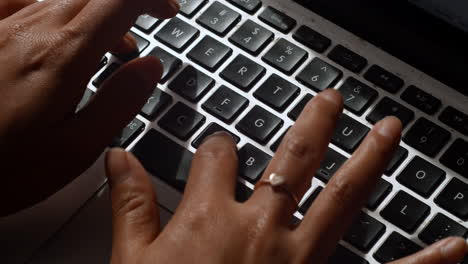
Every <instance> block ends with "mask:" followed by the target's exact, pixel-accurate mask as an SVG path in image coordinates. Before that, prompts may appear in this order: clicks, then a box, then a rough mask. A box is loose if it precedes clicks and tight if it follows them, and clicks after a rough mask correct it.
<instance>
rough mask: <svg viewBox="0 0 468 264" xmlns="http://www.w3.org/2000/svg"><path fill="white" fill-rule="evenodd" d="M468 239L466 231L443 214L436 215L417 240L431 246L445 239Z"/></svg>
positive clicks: (467, 230) (467, 231)
mask: <svg viewBox="0 0 468 264" xmlns="http://www.w3.org/2000/svg"><path fill="white" fill-rule="evenodd" d="M453 236H456V237H463V238H467V237H468V229H466V228H465V227H464V226H462V225H460V224H459V223H457V222H455V221H453V220H452V219H450V218H448V217H447V216H445V215H443V214H437V215H436V216H435V217H434V219H432V221H431V222H430V223H429V225H427V226H426V228H424V230H423V231H422V232H421V233H420V234H419V239H421V240H422V241H423V242H424V243H426V244H428V245H432V244H434V243H436V242H438V241H440V240H442V239H445V238H447V237H453Z"/></svg>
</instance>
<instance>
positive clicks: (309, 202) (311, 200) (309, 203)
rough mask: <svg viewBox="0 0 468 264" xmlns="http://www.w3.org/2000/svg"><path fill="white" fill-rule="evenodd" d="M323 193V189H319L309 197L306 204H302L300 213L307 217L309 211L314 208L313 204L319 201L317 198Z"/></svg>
mask: <svg viewBox="0 0 468 264" xmlns="http://www.w3.org/2000/svg"><path fill="white" fill-rule="evenodd" d="M322 191H323V187H320V186H319V187H317V188H316V189H315V190H314V191H313V192H312V193H311V194H310V196H309V197H307V199H306V200H305V202H304V203H302V204H301V206H300V207H299V209H298V211H299V212H300V213H301V214H302V215H305V214H306V213H307V210H309V208H310V207H311V206H312V203H314V201H315V200H316V199H317V197H318V196H319V195H320V193H321V192H322Z"/></svg>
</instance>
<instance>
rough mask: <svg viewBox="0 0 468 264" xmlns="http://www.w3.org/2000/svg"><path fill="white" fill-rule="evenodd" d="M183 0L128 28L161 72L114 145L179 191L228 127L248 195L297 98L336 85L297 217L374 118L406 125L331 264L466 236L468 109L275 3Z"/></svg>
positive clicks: (387, 257)
mask: <svg viewBox="0 0 468 264" xmlns="http://www.w3.org/2000/svg"><path fill="white" fill-rule="evenodd" d="M180 2H181V7H182V9H181V12H180V14H179V15H178V16H177V17H175V18H172V19H169V20H159V19H154V18H152V17H150V16H147V15H145V16H141V17H140V18H139V19H138V20H137V22H136V25H135V28H134V29H132V31H133V34H134V35H136V36H138V41H139V43H141V44H139V48H140V49H139V52H140V55H145V56H146V55H152V56H157V57H159V58H161V60H162V63H163V65H164V66H165V70H164V74H163V80H162V82H161V85H158V87H157V88H156V89H155V92H154V93H153V95H152V96H151V97H150V98H149V99H148V101H147V103H146V105H145V106H144V108H143V110H142V112H141V114H140V115H139V116H138V117H136V118H135V120H134V121H133V122H132V123H131V124H129V125H128V126H127V127H126V128H125V130H124V131H123V132H122V133H121V134H120V135H119V136H118V137H117V138H116V140H115V141H114V145H118V146H122V147H128V148H129V149H131V150H132V151H133V152H134V153H135V155H136V156H137V157H138V158H139V159H140V160H141V161H142V163H143V164H144V166H145V167H146V169H147V170H148V171H149V172H151V173H152V174H154V175H158V176H159V177H162V178H161V179H162V180H163V181H165V182H166V183H167V184H169V185H171V186H173V187H174V188H176V189H178V190H180V191H183V189H184V185H185V182H186V177H187V174H188V169H189V166H190V161H191V158H192V156H193V152H194V151H195V150H196V148H198V147H199V145H200V144H201V142H202V141H203V139H204V138H205V137H206V136H208V135H209V134H211V133H213V132H216V131H221V130H223V131H227V132H229V133H231V134H232V135H233V136H234V138H235V139H236V140H237V142H238V148H239V162H240V164H239V166H240V169H239V185H238V190H237V194H236V195H237V198H238V200H240V201H245V200H246V199H248V197H249V196H250V194H251V192H252V188H253V185H254V184H255V183H256V181H258V180H259V178H260V176H261V174H262V172H263V171H264V170H265V168H266V167H267V165H268V163H269V161H270V160H271V158H272V156H273V155H274V152H275V150H276V149H277V147H278V145H279V143H280V142H281V139H282V136H284V134H285V132H286V131H287V130H288V129H289V128H290V127H291V125H293V124H294V121H295V120H296V119H297V118H298V116H299V114H300V113H301V111H302V109H303V108H304V106H305V105H306V103H307V102H308V101H309V100H310V99H311V98H312V97H313V96H314V95H316V93H317V92H320V91H323V90H325V89H328V88H330V87H334V88H335V89H337V90H338V91H340V92H341V93H342V94H343V97H344V104H345V109H346V110H345V113H344V114H343V116H342V117H341V119H340V121H339V123H338V126H337V130H336V133H335V134H334V135H333V138H332V144H331V145H330V147H329V150H328V152H327V154H326V157H325V159H324V161H323V162H322V165H321V167H320V169H319V170H318V171H317V173H316V179H314V184H313V187H312V188H311V189H310V190H309V192H308V193H307V194H306V196H305V197H304V199H303V200H302V202H301V205H300V208H299V211H298V212H297V213H296V214H295V216H296V218H297V220H298V221H300V219H302V217H303V214H305V212H306V211H307V209H308V208H309V207H310V205H311V204H312V203H313V201H314V199H315V198H316V197H317V196H318V195H319V193H320V191H321V190H322V189H323V188H324V187H325V186H326V183H327V182H328V181H329V180H330V178H331V177H332V176H333V173H335V172H336V171H337V170H338V168H339V167H340V166H341V165H343V163H344V162H345V161H346V160H347V159H348V158H349V157H350V155H351V154H352V153H353V152H354V151H355V150H356V148H357V147H358V145H359V144H360V142H361V141H362V140H363V138H364V137H365V136H366V135H367V133H368V132H369V131H370V128H371V127H372V125H373V124H375V123H376V122H378V121H379V120H381V119H383V118H384V117H386V116H389V115H394V116H397V117H399V118H400V119H401V120H402V122H403V124H404V125H405V130H404V135H403V142H402V143H401V146H400V148H399V150H398V151H397V153H396V154H395V157H394V158H393V160H392V161H391V164H390V165H389V167H388V168H387V170H386V172H385V176H383V177H382V180H381V182H380V183H379V185H378V186H377V188H376V190H375V192H374V194H373V195H372V196H371V197H370V198H369V201H368V203H367V205H366V207H365V208H363V211H362V213H361V215H360V216H359V217H358V219H357V220H356V222H355V224H354V225H353V226H352V227H351V228H350V230H349V231H348V233H347V234H346V235H345V236H344V238H343V241H344V242H343V244H342V245H341V246H339V247H338V248H337V251H336V253H335V255H334V256H333V257H332V258H330V263H383V262H388V261H392V260H395V259H398V258H400V257H404V256H407V255H408V254H411V253H414V252H415V251H417V250H419V249H421V248H422V247H424V246H426V245H427V244H430V243H433V242H435V241H438V240H440V239H442V238H445V237H447V236H451V235H456V236H462V237H467V235H468V229H467V225H466V222H465V221H466V220H468V184H467V182H468V181H467V179H466V178H467V177H468V125H467V124H468V115H467V113H463V112H461V111H460V110H458V109H456V108H455V107H452V106H450V105H447V103H446V102H444V101H443V99H444V98H436V97H435V96H433V95H431V94H429V93H428V92H426V91H424V90H422V89H421V88H420V87H418V86H416V85H413V84H411V80H404V78H403V77H400V76H401V74H399V73H398V69H392V70H389V69H385V67H384V66H379V65H378V63H376V62H375V61H374V58H372V57H367V58H366V57H364V56H363V55H362V54H361V51H360V50H355V49H353V48H352V46H350V45H349V44H348V43H342V42H340V41H342V40H340V39H337V40H333V39H331V38H329V37H327V32H326V31H323V30H321V29H320V28H312V27H311V26H310V25H304V24H301V22H302V21H298V20H296V19H295V18H294V14H287V13H286V12H284V11H282V9H281V8H280V7H278V6H270V5H267V4H265V3H264V2H263V3H262V1H260V0H251V1H245V0H242V1H240V0H229V1H207V0H184V1H180ZM279 2H280V1H279ZM269 3H271V1H269ZM272 5H274V4H272ZM108 59H109V61H108ZM121 59H122V58H121ZM103 61H104V62H103V64H107V66H106V67H105V68H104V69H102V70H100V72H99V73H98V74H97V75H96V77H95V78H94V79H93V80H92V82H91V85H90V89H91V90H92V91H96V90H98V89H99V86H100V85H101V84H102V82H103V81H104V80H105V79H106V78H108V77H109V76H110V75H111V74H112V73H113V72H114V71H115V70H116V69H117V68H118V67H119V65H121V63H122V61H120V60H118V59H116V58H114V57H111V56H107V57H106V58H105V59H103ZM90 92H91V91H90ZM90 92H88V93H87V96H86V98H90V97H91V94H92V92H91V93H90ZM82 104H83V105H84V104H85V102H82ZM439 161H440V162H439Z"/></svg>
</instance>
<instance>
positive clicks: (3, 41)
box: [0, 0, 467, 264]
mask: <svg viewBox="0 0 468 264" xmlns="http://www.w3.org/2000/svg"><path fill="white" fill-rule="evenodd" d="M5 3H7V4H5ZM2 4H3V5H5V6H0V10H1V11H0V14H1V15H2V17H3V19H2V20H1V21H0V32H4V34H0V53H1V54H2V56H0V80H2V85H1V86H0V94H1V95H2V104H1V105H0V146H1V148H0V149H1V150H0V151H1V152H0V157H1V158H2V161H3V162H2V164H0V169H1V171H2V173H4V174H3V175H11V176H14V177H4V185H2V186H3V187H4V188H3V190H2V192H0V196H1V197H0V198H1V199H0V201H2V202H1V204H0V209H1V210H0V213H1V214H2V215H8V214H11V213H14V212H17V211H18V210H21V209H24V208H27V207H28V206H31V205H33V204H35V203H37V202H39V201H42V200H44V199H45V198H47V197H49V196H50V195H52V194H53V193H54V192H56V191H57V190H59V189H60V188H62V187H63V186H64V185H66V184H68V183H69V182H70V181H72V180H73V179H75V178H76V177H78V175H79V174H80V173H81V172H83V171H84V170H85V169H86V168H88V167H89V166H90V165H91V164H92V163H93V162H94V161H95V160H96V158H97V157H98V156H99V155H100V154H101V153H102V151H103V150H104V149H105V147H106V146H107V145H108V143H109V142H110V141H111V140H112V138H113V136H114V135H115V134H117V133H118V132H119V131H120V130H121V129H122V128H123V127H124V126H125V125H126V124H127V123H128V122H129V121H130V120H131V119H132V118H133V117H134V116H135V115H136V114H137V113H138V111H139V110H140V109H141V107H142V106H143V104H144V103H145V101H146V98H147V97H148V96H149V95H150V94H151V92H152V91H153V89H154V88H155V86H156V83H157V82H158V80H159V78H160V76H161V71H162V67H161V64H160V63H159V61H158V60H157V59H155V58H142V59H137V60H134V61H131V62H129V63H127V64H125V65H124V66H123V67H122V68H121V69H120V70H119V71H118V72H116V73H115V74H114V75H113V76H112V77H111V78H110V79H109V80H108V81H106V83H104V85H103V86H102V88H100V90H99V92H98V94H97V95H96V97H95V98H94V99H93V101H92V102H91V103H90V104H89V105H88V106H87V107H86V108H84V110H83V111H81V112H79V113H75V108H76V105H77V104H78V102H79V100H80V97H81V95H82V94H83V92H84V89H85V88H86V84H87V82H88V80H89V79H90V77H91V76H92V74H93V73H94V71H95V69H96V67H97V64H98V63H99V60H100V58H101V57H102V55H103V54H104V53H105V52H106V51H107V50H112V51H113V52H114V53H122V54H124V53H127V52H131V51H132V50H133V49H134V48H135V46H134V41H133V40H132V39H131V38H129V37H127V36H126V33H127V32H128V30H129V29H130V27H131V26H132V25H133V23H134V21H135V19H136V18H137V17H138V15H140V14H142V13H150V14H151V15H153V16H155V17H160V18H169V17H172V16H174V15H175V14H176V13H177V9H178V6H177V5H176V4H174V3H173V2H171V1H169V0H137V1H127V0H71V1H65V0H49V1H46V2H43V3H32V1H24V0H9V1H7V2H5V1H4V2H2ZM342 107H343V102H342V98H341V96H340V95H339V93H337V92H336V91H334V90H328V91H326V92H323V93H321V94H319V95H318V96H316V97H315V98H314V99H313V100H312V101H311V102H310V103H309V104H308V105H307V107H306V108H305V110H304V112H303V113H302V115H301V117H300V118H299V120H298V121H297V122H296V124H295V125H294V126H293V127H292V128H291V129H290V131H289V132H288V134H287V135H286V136H285V139H284V140H283V142H282V144H281V146H280V148H279V150H278V151H277V153H276V155H275V157H274V159H273V161H272V162H271V164H270V165H269V167H268V169H267V170H266V172H265V174H264V176H263V177H264V178H267V177H268V176H269V175H270V174H271V173H277V174H280V175H284V176H287V179H286V183H285V187H286V188H287V189H288V190H289V191H290V192H292V193H294V194H295V195H297V196H298V197H302V196H303V195H304V193H305V192H306V191H307V189H308V188H309V184H308V183H310V182H311V179H312V176H313V175H314V171H315V170H316V169H317V168H318V167H319V164H320V161H321V160H322V158H323V156H324V153H325V151H326V148H327V146H328V143H329V140H330V137H331V135H332V133H333V131H334V128H335V126H336V122H337V119H338V117H339V115H340V113H341V112H342ZM90 128H93V129H90ZM96 128H98V129H96ZM400 137H401V123H400V122H399V120H397V119H396V118H393V117H390V118H387V119H385V120H383V121H381V122H379V123H378V124H377V125H376V126H375V127H374V128H373V130H372V131H371V132H370V133H369V135H368V136H367V138H366V139H365V141H364V142H363V143H362V145H361V146H360V148H359V149H358V150H357V151H356V153H355V154H354V155H353V157H352V158H351V159H350V160H348V162H347V163H346V164H345V165H344V166H343V167H342V168H341V169H340V170H339V172H338V173H337V174H336V175H334V176H333V178H332V180H331V181H330V183H329V184H328V185H327V187H326V188H325V190H324V191H323V192H322V193H321V194H320V196H319V197H318V198H317V200H316V202H315V203H314V204H313V206H312V207H311V208H310V209H309V211H308V213H307V215H305V217H304V219H303V221H302V222H301V223H300V224H299V225H292V224H291V221H290V220H291V217H292V214H293V212H294V211H295V209H296V205H295V204H294V202H293V200H292V199H291V197H290V196H289V195H287V193H286V192H284V191H278V190H275V189H273V188H271V187H270V186H268V185H266V186H262V187H260V188H259V189H257V190H256V191H255V192H254V194H253V195H252V197H251V198H250V199H249V200H248V201H247V202H245V203H243V204H240V203H238V202H236V201H235V199H234V189H235V182H236V175H237V171H236V170H237V154H236V145H235V143H234V142H233V140H232V138H230V136H228V135H227V134H216V135H213V136H211V137H210V138H209V139H208V140H206V141H205V142H204V144H203V145H202V146H201V147H200V148H199V150H198V151H197V153H196V154H195V156H194V160H193V163H192V169H191V172H190V177H189V180H188V184H187V188H186V191H185V194H184V199H183V201H182V203H181V204H180V206H179V207H178V209H177V211H176V213H175V215H174V216H173V219H172V220H171V221H170V222H169V224H168V225H167V226H166V228H165V229H164V230H163V231H161V230H160V229H159V214H158V207H157V203H156V194H155V193H154V189H153V186H152V184H151V180H150V178H149V176H148V174H147V173H146V171H145V170H144V169H143V167H142V165H141V164H140V163H139V162H138V160H136V158H135V157H133V156H132V155H131V154H130V153H126V152H124V151H123V150H120V149H114V150H111V151H110V152H109V153H108V155H107V159H106V169H107V175H108V178H109V184H110V187H111V196H112V197H111V198H112V211H113V252H112V263H245V264H247V263H325V262H326V260H327V258H328V256H329V255H330V254H332V252H333V250H334V248H335V246H336V244H337V242H338V240H339V239H340V238H341V236H342V235H343V233H344V232H345V231H346V229H347V228H348V227H349V225H350V224H351V223H352V220H353V216H354V215H356V214H357V213H358V212H359V210H360V208H361V207H362V205H363V203H364V201H366V199H367V197H368V195H369V194H370V192H371V190H372V189H373V188H374V187H375V185H376V183H377V181H378V179H379V178H380V175H382V172H383V170H384V168H385V167H386V165H387V163H388V161H389V159H390V157H392V154H393V152H394V150H395V148H396V147H397V146H398V144H399V141H400ZM26 165H27V166H26ZM45 183H46V184H45ZM17 186H21V190H22V191H21V192H17V191H13V190H17V189H18V188H17ZM466 251H467V245H466V242H465V241H464V240H463V239H460V238H448V239H445V240H443V241H440V242H438V243H437V244H435V245H433V246H431V247H429V248H427V249H425V250H424V251H421V252H420V253H418V254H415V255H413V256H410V257H408V258H405V259H402V260H398V261H395V262H393V264H455V263H458V262H459V261H460V260H461V259H462V258H463V256H464V255H465V253H466Z"/></svg>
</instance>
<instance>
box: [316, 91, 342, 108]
mask: <svg viewBox="0 0 468 264" xmlns="http://www.w3.org/2000/svg"><path fill="white" fill-rule="evenodd" d="M319 95H320V96H321V97H322V98H323V99H325V100H327V101H329V102H330V103H333V104H335V105H339V104H340V100H339V98H338V96H337V92H336V91H335V90H334V89H327V90H325V91H323V92H321V93H320V94H319Z"/></svg>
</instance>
